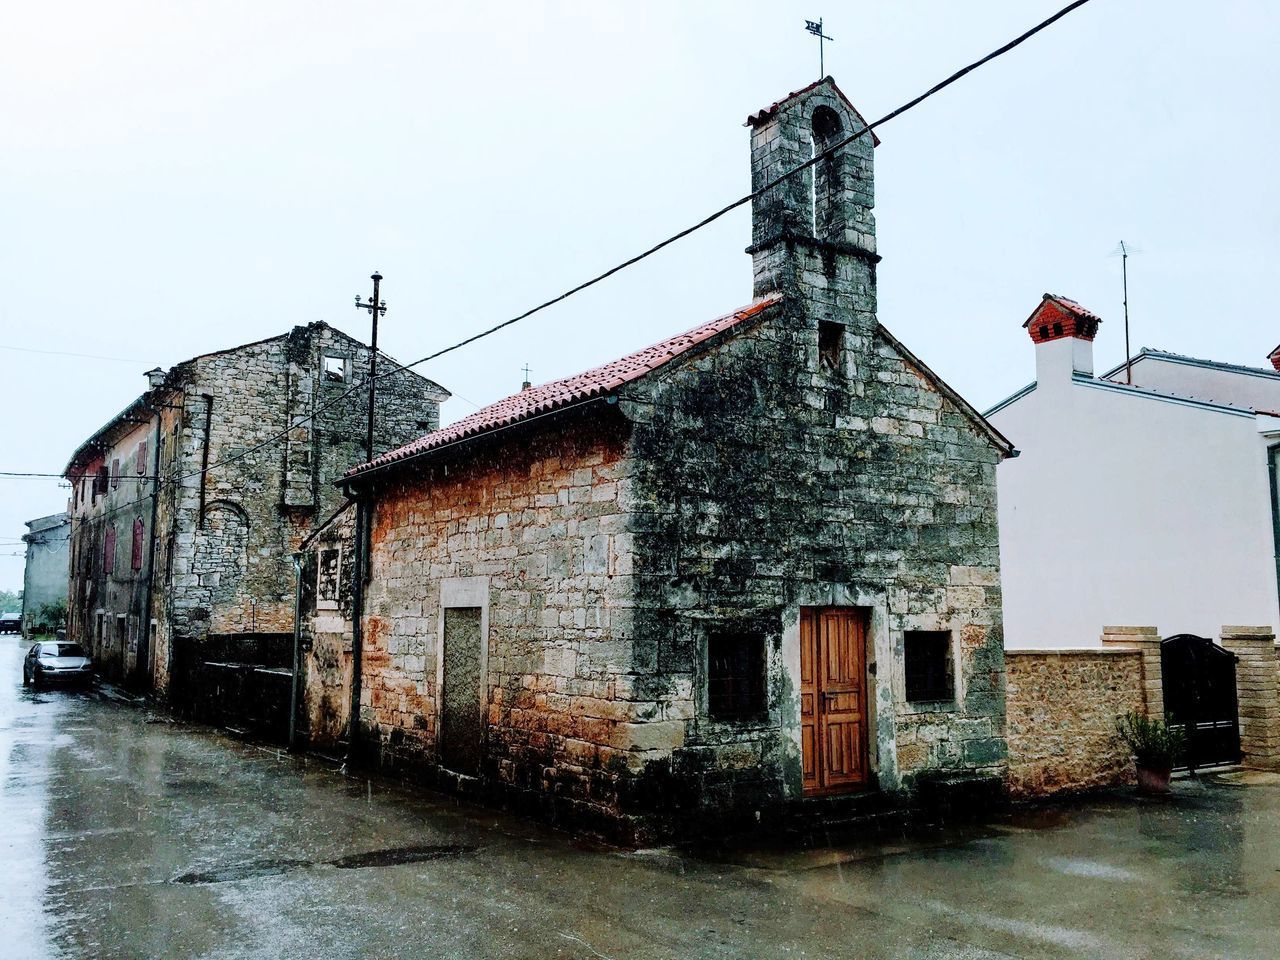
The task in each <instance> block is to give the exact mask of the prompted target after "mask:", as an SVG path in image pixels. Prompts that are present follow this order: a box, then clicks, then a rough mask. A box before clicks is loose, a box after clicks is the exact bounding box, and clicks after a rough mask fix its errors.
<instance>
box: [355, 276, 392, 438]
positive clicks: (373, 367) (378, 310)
mask: <svg viewBox="0 0 1280 960" xmlns="http://www.w3.org/2000/svg"><path fill="white" fill-rule="evenodd" d="M369 279H370V280H372V281H373V296H372V297H370V298H369V299H368V301H361V299H360V295H359V294H356V309H357V310H368V311H369V315H370V316H371V317H372V318H373V337H372V338H371V340H370V342H369V435H368V438H367V439H366V440H365V445H364V453H365V457H364V459H365V463H368V462H369V461H370V460H372V459H373V415H374V397H375V396H376V394H377V380H378V317H380V316H383V317H385V316H386V315H387V302H386V301H385V300H383V299H381V295H380V292H379V291H380V285H381V283H382V274H380V273H378V271H377V270H375V271H373V274H372V275H371V276H370V277H369Z"/></svg>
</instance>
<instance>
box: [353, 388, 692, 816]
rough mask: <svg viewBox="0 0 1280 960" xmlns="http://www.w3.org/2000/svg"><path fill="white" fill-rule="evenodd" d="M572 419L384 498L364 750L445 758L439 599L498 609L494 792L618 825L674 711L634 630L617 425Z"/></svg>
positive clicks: (492, 701) (492, 635) (490, 648)
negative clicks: (452, 597) (636, 769)
mask: <svg viewBox="0 0 1280 960" xmlns="http://www.w3.org/2000/svg"><path fill="white" fill-rule="evenodd" d="M597 414H598V415H597V416H596V417H594V418H588V417H586V416H574V415H568V416H565V417H562V418H558V423H557V425H556V426H555V427H554V428H545V429H542V430H537V429H535V430H530V431H528V432H527V433H526V434H525V435H524V436H522V437H521V441H520V443H519V444H512V445H502V446H498V447H496V448H495V447H486V445H483V444H481V445H479V446H478V447H477V448H476V449H474V450H473V451H471V452H467V453H460V454H458V455H456V456H455V457H453V458H439V457H438V458H433V459H432V461H431V463H430V465H429V466H425V467H424V468H422V470H421V472H418V471H410V472H406V473H402V474H401V475H400V477H399V478H398V479H396V478H393V479H391V480H389V481H388V482H387V484H388V485H387V486H386V487H385V488H384V489H382V490H380V492H379V498H378V505H377V508H376V513H375V515H374V525H373V533H372V543H373V547H372V554H371V563H372V571H373V573H372V579H371V582H370V584H369V588H368V594H367V598H366V606H365V631H364V643H363V657H362V664H363V666H362V670H363V682H362V685H361V688H362V689H361V693H362V701H361V727H362V730H363V731H364V733H363V734H362V739H363V740H366V741H372V742H373V743H375V744H376V745H377V747H378V756H379V760H380V762H381V765H382V766H383V767H384V768H385V769H404V768H430V767H433V765H434V764H435V762H436V758H437V750H438V747H439V745H438V743H437V723H438V718H439V698H438V694H439V689H438V685H439V679H440V670H441V664H440V659H439V657H440V642H441V636H442V629H443V626H442V624H443V616H442V603H445V602H447V603H449V604H450V605H461V606H471V605H473V604H474V603H475V602H476V601H475V600H474V599H469V600H467V602H466V603H463V604H453V602H452V601H449V600H448V599H447V598H445V597H443V594H444V592H445V591H446V590H448V589H449V586H450V584H451V583H454V582H458V581H466V582H467V585H468V591H469V596H472V597H474V596H476V593H475V590H474V584H475V583H476V582H481V583H482V584H483V587H482V589H481V591H480V594H479V595H480V596H481V597H487V624H488V635H487V646H486V649H485V662H486V666H485V669H484V671H483V675H484V677H485V679H484V682H483V689H484V691H485V699H484V702H482V707H483V710H484V716H485V719H486V721H487V722H486V730H485V734H484V736H485V745H484V755H483V760H482V765H481V769H480V776H481V777H482V779H483V780H484V781H486V783H487V784H488V785H489V786H490V787H491V788H493V789H496V790H497V791H499V792H507V793H510V794H519V795H526V796H530V797H537V798H542V800H544V801H545V802H546V803H547V804H548V805H551V806H553V807H555V808H560V807H571V808H575V809H576V816H577V818H578V819H579V820H580V821H581V820H588V821H589V820H591V819H592V818H595V817H598V816H602V815H603V816H608V815H611V814H612V813H613V812H615V811H616V805H617V796H616V791H617V781H618V775H619V774H620V773H622V772H625V771H626V769H627V767H628V763H629V759H628V758H629V754H630V753H631V752H632V751H639V750H643V749H647V748H659V747H663V746H665V747H667V748H668V749H669V748H670V746H671V745H672V744H671V743H670V742H669V741H670V739H671V738H672V737H673V736H674V735H675V733H676V732H677V731H675V729H674V728H673V727H671V726H670V725H664V724H663V723H662V722H661V721H662V719H663V711H664V710H665V709H667V708H668V705H667V704H665V703H664V702H662V701H661V700H660V699H659V698H658V691H657V689H656V688H655V687H654V686H653V685H652V684H650V683H649V682H648V680H647V678H646V676H645V673H646V671H647V670H648V669H649V668H650V667H651V666H652V659H651V658H652V654H653V652H654V651H653V648H652V647H651V646H646V645H643V644H641V643H640V642H639V641H638V640H637V638H636V636H635V633H634V630H633V627H632V623H633V620H632V610H631V601H630V594H631V589H632V569H631V548H630V543H631V534H630V532H629V530H628V527H627V524H626V522H625V516H624V514H625V504H626V503H627V499H628V496H629V493H628V488H629V483H630V481H629V473H630V468H631V464H630V462H629V461H628V460H627V459H626V457H625V456H624V452H625V449H626V441H627V428H626V424H625V423H623V422H622V421H621V419H620V418H618V417H616V416H610V415H607V414H600V411H597Z"/></svg>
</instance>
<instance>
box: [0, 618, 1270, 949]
mask: <svg viewBox="0 0 1280 960" xmlns="http://www.w3.org/2000/svg"><path fill="white" fill-rule="evenodd" d="M22 650H23V645H21V644H20V643H19V642H18V641H16V640H14V639H11V638H0V829H2V830H3V835H2V838H0V957H6V958H7V957H14V958H32V960H39V958H46V957H95V958H96V957H128V958H136V957H219V958H222V957H227V958H249V957H252V958H275V957H296V956H306V957H326V958H328V957H378V958H383V957H520V958H541V957H565V958H584V960H590V958H600V957H609V958H623V957H627V958H632V957H636V958H659V957H680V958H685V957H769V958H773V957H842V958H843V957H894V958H925V957H929V958H935V957H942V958H996V957H1068V956H1085V957H1126V958H1128V957H1153V958H1154V957H1160V958H1184V957H1185V958H1191V957H1196V958H1199V957H1209V956H1214V957H1258V958H1263V957H1266V958H1273V957H1276V956H1280V929H1277V927H1278V925H1280V829H1277V827H1278V826H1280V785H1278V784H1277V783H1276V782H1274V781H1277V780H1280V778H1276V777H1273V776H1263V777H1249V778H1247V779H1249V780H1251V781H1259V780H1261V781H1263V782H1260V783H1259V782H1253V783H1250V784H1246V783H1244V782H1243V781H1242V780H1241V779H1240V778H1238V777H1237V778H1231V777H1226V778H1223V779H1221V780H1219V781H1216V782H1207V783H1192V782H1183V783H1180V784H1178V789H1177V792H1176V795H1175V796H1174V798H1173V799H1171V800H1169V801H1160V802H1150V801H1147V802H1142V801H1135V800H1131V799H1128V798H1122V797H1117V798H1110V799H1105V800H1100V801H1095V802H1092V803H1089V804H1087V805H1081V806H1073V807H1057V808H1051V809H1048V810H1040V811H1025V812H1022V813H1019V814H1016V815H1014V816H1012V817H1010V818H1007V819H1006V820H1005V821H1003V822H1001V823H999V824H996V825H993V826H989V827H983V828H965V829H958V830H955V831H951V832H946V831H941V832H935V833H932V834H928V835H924V836H919V837H913V838H910V839H905V838H897V839H894V840H888V841H886V840H883V839H881V840H876V841H863V842H859V841H858V840H857V839H856V838H847V837H846V838H843V839H840V840H833V841H832V842H831V843H829V844H824V845H822V846H820V847H818V848H816V849H809V850H796V849H794V848H793V847H792V845H790V844H782V843H777V842H774V843H770V842H767V841H761V842H759V843H757V844H754V845H751V846H742V847H738V848H735V849H734V850H732V851H730V852H727V853H720V854H716V855H710V854H705V853H704V854H700V855H694V854H691V853H687V852H679V851H670V850H664V851H649V852H640V853H623V852H619V851H614V850H610V849H608V848H602V847H597V846H593V845H591V844H587V843H583V842H577V841H574V840H572V839H571V838H569V837H567V836H565V835H564V834H561V833H557V832H555V831H553V830H549V829H547V828H544V827H541V826H539V825H536V824H530V823H526V822H523V821H520V820H516V819H513V818H509V817H506V816H503V815H500V814H496V813H493V812H491V811H485V810H482V809H477V808H473V807H469V806H464V805H459V804H455V803H453V802H452V801H451V800H449V799H448V798H444V797H440V796H437V795H433V794H426V793H416V792H413V791H409V790H405V789H401V788H398V787H395V786H393V785H389V784H382V783H378V782H373V783H370V782H368V781H365V780H352V779H345V778H343V777H341V776H339V775H338V774H337V773H335V772H334V771H332V770H331V769H330V768H329V767H328V766H327V765H325V764H321V763H319V762H316V761H311V762H307V761H303V760H295V759H292V758H289V757H287V756H280V755H278V754H277V753H275V752H273V751H269V750H264V749H260V748H258V747H255V746H253V745H250V744H244V743H239V742H236V741H233V740H230V739H228V738H226V737H223V736H221V735H219V734H217V733H215V732H212V731H208V730H205V729H202V728H194V727H186V726H182V725H175V724H171V723H167V722H163V721H162V720H161V719H160V718H157V717H155V716H152V715H149V714H148V713H147V712H146V711H144V710H141V709H138V708H136V707H130V706H124V705H121V704H119V703H115V702H112V701H110V700H108V699H106V698H104V697H102V696H101V695H98V694H95V693H77V692H72V691H51V692H41V693H38V694H37V693H32V692H29V691H25V690H23V689H22V688H21V686H20V676H21V674H20V665H19V664H20V658H21V655H22Z"/></svg>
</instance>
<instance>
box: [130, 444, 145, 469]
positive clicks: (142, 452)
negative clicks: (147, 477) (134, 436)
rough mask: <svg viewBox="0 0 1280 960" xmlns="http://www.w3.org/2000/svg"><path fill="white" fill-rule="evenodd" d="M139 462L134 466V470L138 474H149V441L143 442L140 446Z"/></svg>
mask: <svg viewBox="0 0 1280 960" xmlns="http://www.w3.org/2000/svg"><path fill="white" fill-rule="evenodd" d="M136 459H137V462H136V463H135V464H134V465H133V469H134V470H136V471H137V472H138V473H146V472H147V441H145V440H143V441H142V442H141V443H139V444H138V452H137V455H136Z"/></svg>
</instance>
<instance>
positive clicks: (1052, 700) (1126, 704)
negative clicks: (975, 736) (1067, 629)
mask: <svg viewBox="0 0 1280 960" xmlns="http://www.w3.org/2000/svg"><path fill="white" fill-rule="evenodd" d="M1005 670H1006V695H1005V696H1006V700H1005V703H1006V709H1007V711H1008V719H1007V728H1006V729H1007V736H1008V742H1009V793H1010V795H1011V796H1013V797H1037V796H1047V795H1049V794H1054V793H1063V792H1071V791H1078V790H1089V789H1094V788H1097V787H1106V786H1112V785H1116V784H1122V783H1130V782H1132V781H1133V777H1134V774H1133V761H1132V759H1131V757H1130V755H1129V752H1128V750H1127V749H1126V748H1125V747H1124V745H1123V744H1122V743H1121V742H1120V740H1119V739H1118V738H1117V737H1116V734H1115V721H1116V717H1117V716H1120V715H1121V714H1124V713H1126V712H1128V711H1130V710H1133V711H1136V712H1139V713H1143V712H1145V711H1146V700H1145V696H1144V691H1143V667H1142V653H1141V651H1140V650H1137V649H1128V648H1124V649H1115V648H1111V649H1107V648H1097V649H1087V650H1086V649H1081V650H1006V651H1005Z"/></svg>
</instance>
